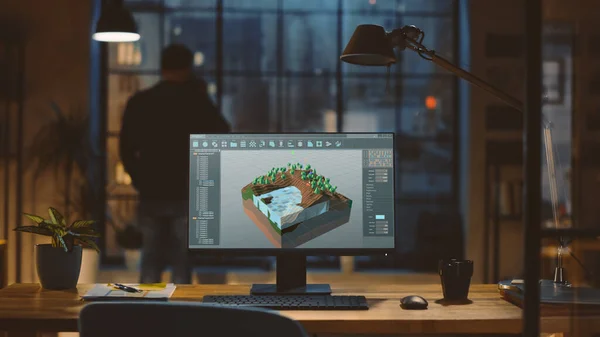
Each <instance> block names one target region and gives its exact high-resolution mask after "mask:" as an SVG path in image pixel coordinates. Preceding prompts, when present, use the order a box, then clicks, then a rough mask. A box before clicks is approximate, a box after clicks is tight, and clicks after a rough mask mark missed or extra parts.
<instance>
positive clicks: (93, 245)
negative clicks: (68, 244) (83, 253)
mask: <svg viewBox="0 0 600 337" xmlns="http://www.w3.org/2000/svg"><path fill="white" fill-rule="evenodd" d="M76 241H77V243H79V244H80V245H81V246H82V247H89V248H93V249H94V250H95V251H97V252H98V253H100V248H98V245H97V244H96V242H94V240H92V239H89V238H82V237H78V238H76Z"/></svg>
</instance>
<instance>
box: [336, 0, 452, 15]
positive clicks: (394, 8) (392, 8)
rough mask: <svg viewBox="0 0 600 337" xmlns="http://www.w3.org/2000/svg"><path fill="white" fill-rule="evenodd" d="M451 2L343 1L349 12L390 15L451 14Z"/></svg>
mask: <svg viewBox="0 0 600 337" xmlns="http://www.w3.org/2000/svg"><path fill="white" fill-rule="evenodd" d="M452 3H453V1H452V0H345V1H344V9H345V10H350V11H364V12H368V11H374V10H380V11H382V12H387V13H389V14H390V15H394V14H410V13H424V12H427V13H440V14H447V15H451V14H452V8H453V6H452Z"/></svg>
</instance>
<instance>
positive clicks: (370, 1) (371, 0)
mask: <svg viewBox="0 0 600 337" xmlns="http://www.w3.org/2000/svg"><path fill="white" fill-rule="evenodd" d="M369 3H370V4H371V5H374V4H376V3H377V0H369Z"/></svg>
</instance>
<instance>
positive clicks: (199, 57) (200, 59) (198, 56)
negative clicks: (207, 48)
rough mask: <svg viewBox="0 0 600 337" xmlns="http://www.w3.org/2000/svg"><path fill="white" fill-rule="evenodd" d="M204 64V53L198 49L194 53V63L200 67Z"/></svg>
mask: <svg viewBox="0 0 600 337" xmlns="http://www.w3.org/2000/svg"><path fill="white" fill-rule="evenodd" d="M203 64H204V53H202V52H201V51H197V52H195V53H194V65H195V66H196V67H199V66H201V65H203Z"/></svg>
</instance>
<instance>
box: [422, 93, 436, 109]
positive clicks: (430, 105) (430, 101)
mask: <svg viewBox="0 0 600 337" xmlns="http://www.w3.org/2000/svg"><path fill="white" fill-rule="evenodd" d="M425 107H426V108H427V109H435V108H436V107H437V99H436V98H435V97H433V96H427V98H425Z"/></svg>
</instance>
